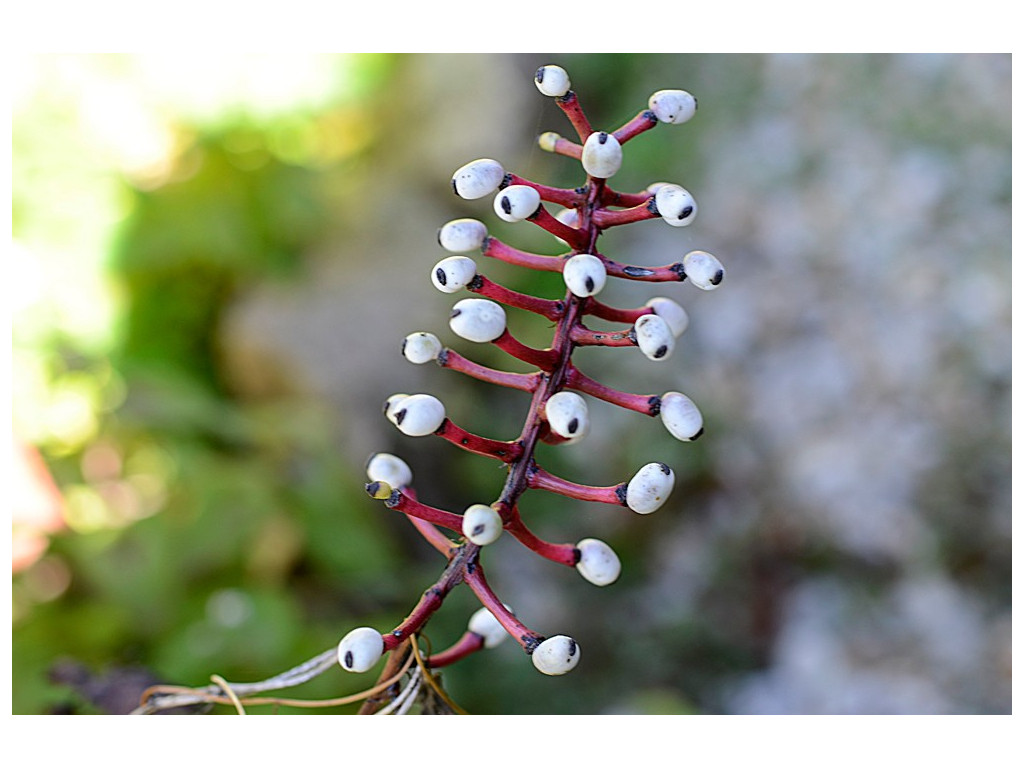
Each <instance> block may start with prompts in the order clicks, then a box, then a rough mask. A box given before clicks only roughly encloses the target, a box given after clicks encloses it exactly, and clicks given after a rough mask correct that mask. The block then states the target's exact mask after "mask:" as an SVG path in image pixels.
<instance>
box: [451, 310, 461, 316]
mask: <svg viewBox="0 0 1024 768" xmlns="http://www.w3.org/2000/svg"><path fill="white" fill-rule="evenodd" d="M461 314H462V310H461V309H453V310H452V314H451V317H458V316H459V315H461Z"/></svg>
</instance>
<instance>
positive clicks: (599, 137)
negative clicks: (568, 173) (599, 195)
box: [580, 131, 622, 179]
mask: <svg viewBox="0 0 1024 768" xmlns="http://www.w3.org/2000/svg"><path fill="white" fill-rule="evenodd" d="M580 160H581V162H582V163H583V170H584V171H586V172H587V174H588V175H590V176H593V177H594V178H595V179H610V178H611V177H612V176H614V175H615V174H616V173H617V172H618V170H619V168H621V167H622V145H621V144H619V140H618V139H616V138H615V137H614V136H612V135H611V134H610V133H605V132H604V131H595V132H594V133H592V134H590V136H588V137H587V140H586V141H585V142H584V143H583V156H582V157H581V158H580Z"/></svg>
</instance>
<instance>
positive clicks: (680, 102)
mask: <svg viewBox="0 0 1024 768" xmlns="http://www.w3.org/2000/svg"><path fill="white" fill-rule="evenodd" d="M647 106H648V107H650V109H651V112H653V113H654V116H655V117H656V118H658V120H660V121H661V122H663V123H673V124H675V125H679V124H680V123H685V122H686V121H687V120H689V119H690V118H691V117H693V116H694V114H695V113H696V112H697V99H695V98H694V97H693V96H692V95H691V94H689V93H687V92H686V91H673V90H668V91H658V92H657V93H653V94H651V98H650V99H648V100H647Z"/></svg>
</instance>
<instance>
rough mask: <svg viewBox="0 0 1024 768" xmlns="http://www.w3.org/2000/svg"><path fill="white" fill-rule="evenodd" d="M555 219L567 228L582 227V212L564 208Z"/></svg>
mask: <svg viewBox="0 0 1024 768" xmlns="http://www.w3.org/2000/svg"><path fill="white" fill-rule="evenodd" d="M555 218H556V219H558V220H559V221H560V222H562V223H563V224H565V226H567V227H572V228H573V229H576V228H578V227H579V225H580V212H579V211H577V210H576V209H575V208H563V209H562V210H560V211H559V212H558V213H556V214H555Z"/></svg>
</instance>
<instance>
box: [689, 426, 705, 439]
mask: <svg viewBox="0 0 1024 768" xmlns="http://www.w3.org/2000/svg"><path fill="white" fill-rule="evenodd" d="M703 434H704V427H701V428H700V429H698V430H697V434H695V435H694V436H693V437H691V438H690V439H691V440H696V439H697V438H698V437H700V436H701V435H703Z"/></svg>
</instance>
